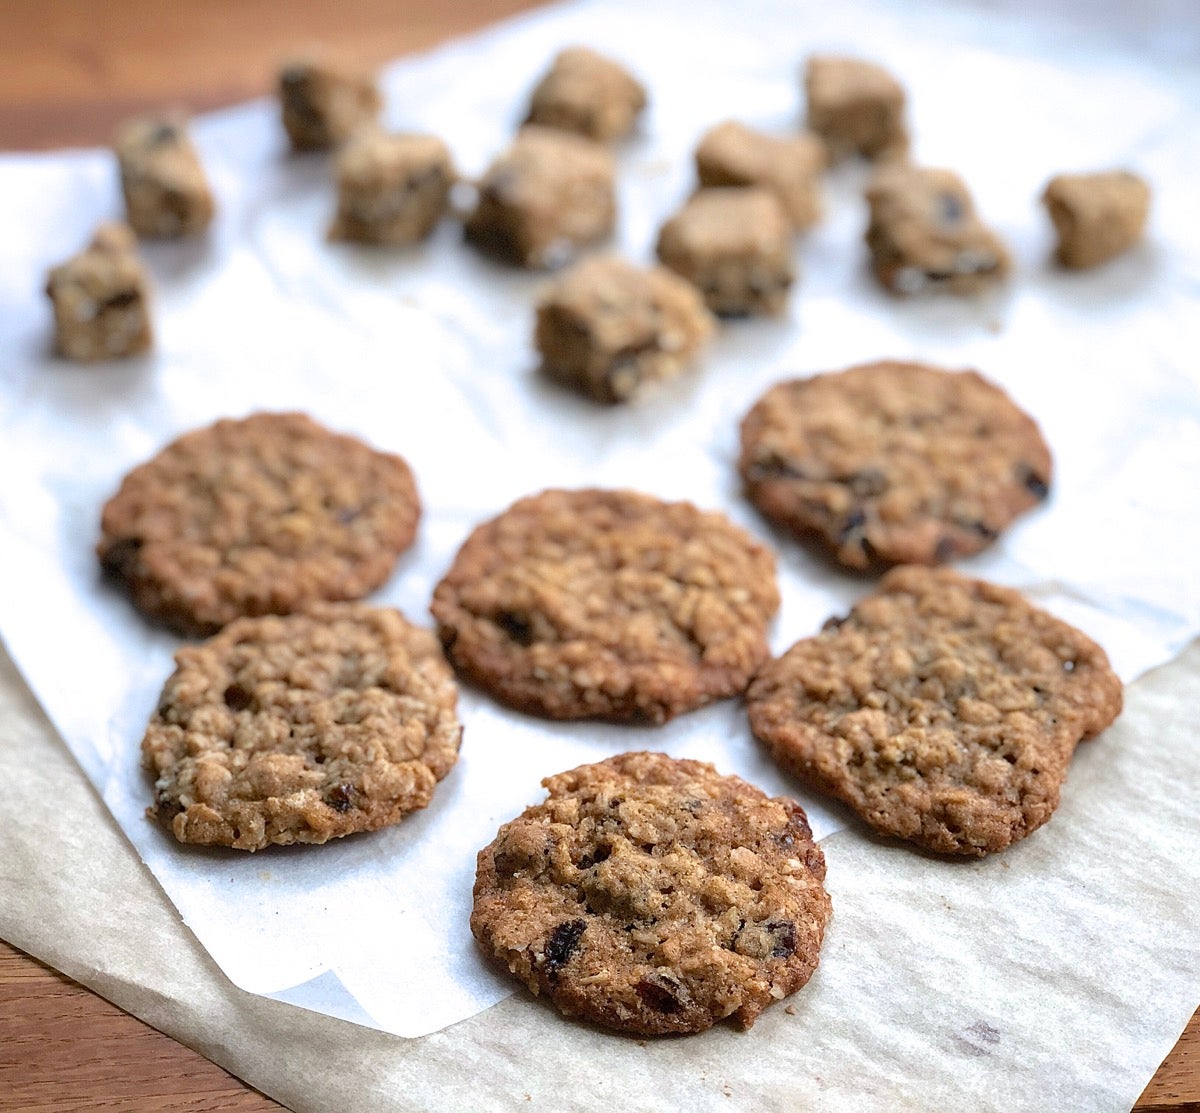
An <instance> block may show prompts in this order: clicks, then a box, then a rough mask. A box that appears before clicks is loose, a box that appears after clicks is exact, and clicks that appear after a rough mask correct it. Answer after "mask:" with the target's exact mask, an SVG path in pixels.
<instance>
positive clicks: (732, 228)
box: [658, 187, 796, 317]
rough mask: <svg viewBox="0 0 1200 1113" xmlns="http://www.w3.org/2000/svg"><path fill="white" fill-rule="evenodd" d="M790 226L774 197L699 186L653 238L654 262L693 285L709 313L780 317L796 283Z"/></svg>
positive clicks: (752, 190) (763, 192)
mask: <svg viewBox="0 0 1200 1113" xmlns="http://www.w3.org/2000/svg"><path fill="white" fill-rule="evenodd" d="M791 247H792V227H791V222H790V221H789V220H788V216H787V213H786V212H785V211H784V208H783V205H782V204H781V203H780V201H779V199H778V198H777V197H776V196H775V194H774V193H771V192H770V191H769V190H766V189H760V188H734V187H725V188H720V189H702V190H700V191H699V192H698V193H696V194H694V195H693V196H692V198H691V199H690V200H689V201H688V202H687V204H686V205H684V207H683V208H682V209H681V210H680V211H679V212H678V213H677V214H676V215H675V216H673V217H672V218H671V219H670V220H668V221H667V223H666V224H664V225H663V227H662V231H661V232H659V234H658V257H659V259H660V260H661V261H662V262H663V263H664V264H665V265H666V266H668V267H670V268H671V270H673V271H675V273H676V274H680V275H682V276H683V277H684V278H686V279H687V280H688V281H689V282H691V283H692V284H693V285H695V286H698V287H699V288H700V293H701V295H702V296H703V297H704V302H705V304H706V305H707V306H708V308H709V309H711V310H712V311H713V312H714V313H717V314H720V315H721V316H726V317H744V316H749V315H756V314H768V313H778V312H780V311H781V310H782V309H783V307H784V305H785V304H786V302H787V296H788V291H789V290H790V289H791V287H792V283H793V282H794V281H795V278H796V271H795V267H794V266H793V264H792V252H791Z"/></svg>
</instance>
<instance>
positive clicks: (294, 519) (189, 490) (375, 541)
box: [96, 413, 420, 635]
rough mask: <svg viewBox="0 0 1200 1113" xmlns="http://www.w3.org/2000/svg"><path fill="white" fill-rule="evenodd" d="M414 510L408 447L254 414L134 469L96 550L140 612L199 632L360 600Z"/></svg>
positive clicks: (409, 532) (395, 552)
mask: <svg viewBox="0 0 1200 1113" xmlns="http://www.w3.org/2000/svg"><path fill="white" fill-rule="evenodd" d="M419 516H420V502H419V500H418V498H417V491H416V486H415V485H414V483H413V477H412V472H411V471H410V470H409V467H408V465H407V464H406V463H405V462H404V460H403V459H401V458H400V457H399V456H393V455H388V454H386V453H382V452H377V451H375V450H374V449H372V448H370V447H368V446H367V445H365V444H363V443H362V442H361V441H359V440H356V439H355V438H354V437H349V436H343V435H341V434H338V433H333V432H331V431H330V430H328V429H326V428H324V427H323V426H321V425H318V424H317V423H316V422H315V421H313V420H312V419H310V418H308V417H306V416H305V415H303V414H298V413H259V414H253V415H252V416H250V417H247V418H245V419H243V420H239V421H235V420H224V421H218V422H217V423H216V424H215V425H211V426H208V427H207V428H204V429H199V430H196V431H194V432H191V433H186V434H184V435H183V436H182V437H180V438H179V439H178V440H175V441H173V442H172V443H171V444H169V445H168V446H167V447H166V448H164V449H163V450H162V451H160V452H159V453H158V454H157V455H156V456H155V457H154V458H153V459H151V460H149V461H148V462H147V463H144V464H141V465H140V466H139V467H136V468H134V469H133V471H131V472H130V473H129V474H128V475H127V476H126V477H125V479H124V481H123V482H122V483H121V487H120V489H119V490H118V492H117V493H116V495H114V496H113V497H112V498H111V499H110V500H109V501H108V502H107V503H106V504H105V507H104V512H103V515H102V517H101V538H100V543H99V544H98V546H97V549H96V552H97V555H98V556H99V558H100V563H101V565H102V567H103V568H104V570H105V571H106V572H107V573H108V574H109V575H111V576H112V577H114V578H115V579H116V580H118V581H119V582H121V583H122V584H123V585H124V586H125V587H126V589H127V590H128V591H129V593H130V594H131V596H132V597H133V601H134V604H135V605H136V606H137V607H138V608H139V609H140V610H141V611H143V612H144V613H145V614H147V615H149V616H151V617H152V618H156V619H158V620H160V621H162V622H165V623H166V624H167V625H168V626H170V627H172V628H173V629H175V630H177V631H179V632H181V633H185V634H191V635H197V634H199V635H203V634H211V633H214V632H215V631H217V630H219V629H220V628H221V627H222V626H224V625H225V624H226V623H227V622H231V621H232V620H233V619H235V618H239V617H241V616H242V615H257V614H288V613H290V612H292V611H296V610H301V609H303V608H304V607H305V606H307V605H309V604H311V603H314V602H318V601H321V600H326V601H341V600H347V599H358V598H360V597H362V596H363V595H365V594H367V592H369V591H371V590H373V589H374V588H376V587H378V586H379V585H380V584H381V583H383V582H384V580H386V579H387V578H388V576H389V575H390V574H391V571H392V568H393V566H394V565H395V562H396V558H397V557H398V556H399V554H400V553H401V552H403V551H404V550H405V549H406V548H408V546H409V545H410V544H411V543H412V540H413V537H414V536H415V533H416V528H417V520H418V518H419Z"/></svg>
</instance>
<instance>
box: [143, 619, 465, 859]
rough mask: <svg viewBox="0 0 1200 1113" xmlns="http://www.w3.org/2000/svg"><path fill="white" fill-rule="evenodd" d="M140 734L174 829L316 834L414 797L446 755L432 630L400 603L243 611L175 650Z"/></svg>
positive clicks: (359, 827)
mask: <svg viewBox="0 0 1200 1113" xmlns="http://www.w3.org/2000/svg"><path fill="white" fill-rule="evenodd" d="M175 665H176V667H175V672H174V673H173V674H172V675H171V677H170V679H169V680H168V681H167V683H166V686H165V687H164V688H163V691H162V695H161V697H160V698H159V701H158V709H157V710H156V711H155V713H154V716H153V717H152V718H151V720H150V724H149V726H148V727H147V728H146V735H145V737H144V738H143V739H142V759H143V762H144V764H145V766H146V768H147V769H148V770H149V771H150V772H151V773H152V774H153V776H154V778H155V784H154V805H153V806H152V807H151V808H150V809H149V813H148V814H149V815H151V816H152V817H153V818H155V819H158V820H159V821H160V822H162V823H164V824H166V825H167V826H168V827H169V828H170V829H171V832H172V833H173V834H174V835H175V837H176V838H177V839H178V840H179V841H180V842H187V843H203V844H205V845H208V846H230V847H233V848H235V849H237V850H261V849H262V848H263V847H265V846H269V845H271V844H272V843H276V844H281V845H286V844H290V843H297V842H305V843H322V842H326V841H328V840H329V839H332V838H338V837H340V836H342V835H348V834H351V833H352V832H355V831H373V830H375V829H376V828H379V827H385V826H388V825H389V824H392V823H397V822H399V821H400V819H401V818H402V817H403V816H405V815H407V814H408V813H409V812H412V811H416V810H417V809H418V808H423V807H425V806H426V805H427V804H428V803H429V801H430V799H431V797H432V795H433V790H434V787H435V785H436V784H437V782H438V781H440V780H441V779H442V778H443V777H444V776H445V775H446V774H447V773H448V772H449V771H450V768H451V766H453V765H454V762H455V761H456V760H457V757H458V747H459V741H460V739H461V736H462V728H461V727H460V726H459V723H458V718H457V716H456V714H455V701H456V698H457V690H456V688H455V684H454V677H453V674H452V673H451V671H450V667H449V666H448V665H447V664H446V661H445V659H444V658H443V657H442V654H441V650H440V649H439V647H438V643H437V639H436V638H435V637H434V636H433V634H432V632H431V631H429V630H423V629H421V628H420V627H417V626H413V625H411V624H410V623H408V622H407V621H405V619H404V616H403V615H401V614H400V612H399V611H394V610H386V609H382V608H377V607H368V606H365V605H363V604H349V603H340V604H329V603H324V604H317V605H316V606H314V607H313V608H312V609H311V610H310V611H307V612H306V613H304V614H295V615H289V616H287V617H278V616H274V615H271V616H267V617H263V618H243V619H239V620H237V621H236V622H233V623H230V624H229V625H228V626H226V627H225V629H223V630H222V631H221V632H220V633H219V634H218V635H217V636H216V637H214V638H212V639H211V640H209V641H207V642H204V643H203V644H201V645H194V646H188V647H186V648H184V649H181V650H180V651H179V652H178V653H177V654H176V655H175Z"/></svg>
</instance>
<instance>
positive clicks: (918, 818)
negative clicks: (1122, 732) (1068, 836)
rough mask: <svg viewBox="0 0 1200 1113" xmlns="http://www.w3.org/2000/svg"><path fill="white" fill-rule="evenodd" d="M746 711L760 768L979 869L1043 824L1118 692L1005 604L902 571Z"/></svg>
mask: <svg viewBox="0 0 1200 1113" xmlns="http://www.w3.org/2000/svg"><path fill="white" fill-rule="evenodd" d="M746 701H747V705H748V707H749V712H750V726H751V728H752V729H753V731H754V733H755V734H756V735H757V736H758V737H759V738H761V739H762V740H763V741H764V742H765V743H766V744H767V746H768V748H769V749H770V751H771V753H772V754H773V755H774V757H775V759H776V760H777V761H778V762H779V763H780V764H781V765H782V766H784V767H785V768H786V769H788V770H790V771H791V772H793V773H794V774H796V775H797V776H798V777H800V778H801V779H803V780H804V781H806V782H807V783H808V784H810V785H812V786H814V787H816V788H818V789H821V790H822V791H824V792H828V793H830V794H831V795H833V796H836V797H838V798H839V799H841V800H844V801H845V802H846V803H847V804H849V805H850V806H851V807H852V808H854V810H855V811H857V812H858V814H859V815H861V816H862V817H863V819H865V820H866V821H867V822H868V823H869V824H870V825H871V826H872V827H875V828H876V829H877V830H879V831H882V832H883V833H884V834H888V835H896V836H899V837H900V838H903V839H908V840H910V841H912V842H915V843H918V844H920V845H921V846H925V847H928V848H929V849H930V850H936V851H938V852H940V853H943V854H963V855H970V856H975V857H981V856H983V855H984V854H988V853H991V852H994V851H997V850H1003V849H1004V848H1005V847H1006V846H1008V845H1010V844H1011V843H1014V842H1016V841H1017V840H1018V839H1023V838H1024V837H1025V836H1026V835H1028V834H1030V832H1032V831H1035V830H1037V828H1038V827H1040V826H1041V825H1042V824H1043V823H1045V822H1046V821H1047V820H1048V819H1049V818H1050V816H1051V814H1052V813H1053V812H1054V809H1055V808H1056V807H1058V800H1059V793H1060V792H1061V789H1062V784H1063V780H1064V779H1065V777H1066V774H1067V765H1068V764H1069V763H1070V760H1071V755H1072V754H1073V753H1074V751H1075V747H1076V745H1077V744H1078V743H1079V742H1080V741H1081V740H1083V739H1085V738H1091V737H1092V736H1093V735H1095V734H1098V733H1099V732H1100V731H1102V730H1103V729H1104V728H1105V727H1107V726H1108V725H1109V723H1111V722H1112V721H1113V719H1115V718H1116V717H1117V715H1118V714H1119V713H1120V710H1121V702H1122V692H1121V682H1120V680H1119V679H1118V678H1117V676H1116V674H1115V673H1114V672H1113V671H1112V669H1111V668H1110V667H1109V663H1108V658H1107V657H1106V656H1105V653H1104V650H1102V649H1101V648H1100V647H1099V646H1098V645H1096V643H1095V642H1093V641H1092V640H1091V639H1090V638H1088V637H1086V636H1085V635H1084V634H1081V633H1080V632H1079V631H1078V630H1076V629H1074V628H1073V627H1071V626H1068V625H1067V624H1066V623H1065V622H1061V621H1060V620H1059V619H1057V618H1054V617H1052V616H1051V615H1048V614H1046V613H1045V612H1044V611H1040V610H1038V609H1037V608H1035V607H1033V606H1032V605H1031V604H1029V603H1028V602H1026V601H1025V600H1024V599H1023V598H1022V597H1021V596H1020V595H1019V594H1018V593H1017V592H1015V591H1012V590H1010V589H1008V588H1004V587H997V586H995V585H993V584H989V583H984V582H983V581H981V580H970V579H967V578H966V577H964V576H960V575H959V574H958V573H956V572H952V571H950V570H949V569H928V568H917V567H909V568H897V569H894V570H893V571H891V572H889V573H888V574H887V575H886V576H885V577H884V578H883V580H882V582H881V583H880V585H879V590H878V591H877V592H876V593H875V594H874V595H870V596H868V597H867V598H866V599H863V600H862V601H861V602H860V603H858V605H857V606H855V607H854V609H853V610H852V611H851V612H850V614H849V615H848V616H847V617H846V618H843V619H831V620H830V621H829V622H827V623H826V624H825V627H824V629H823V630H822V631H821V633H819V634H818V635H817V636H816V637H813V638H806V639H804V640H803V641H800V642H797V643H796V644H795V645H794V646H792V648H791V649H789V650H788V651H787V652H786V653H785V654H784V655H783V656H782V657H780V658H778V659H777V660H774V661H772V662H770V663H769V664H768V665H766V666H765V667H764V668H763V669H762V670H761V671H760V672H759V674H758V675H757V676H756V677H755V679H754V682H753V683H752V684H751V685H750V690H749V691H748V692H747V695H746Z"/></svg>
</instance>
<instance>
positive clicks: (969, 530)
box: [738, 361, 1052, 568]
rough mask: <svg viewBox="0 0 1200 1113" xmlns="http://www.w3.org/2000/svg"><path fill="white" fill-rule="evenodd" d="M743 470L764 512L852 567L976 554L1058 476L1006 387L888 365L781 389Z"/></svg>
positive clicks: (748, 434) (768, 402) (744, 456)
mask: <svg viewBox="0 0 1200 1113" xmlns="http://www.w3.org/2000/svg"><path fill="white" fill-rule="evenodd" d="M738 467H739V469H740V471H741V474H742V478H743V480H744V481H745V484H746V490H747V493H748V494H749V496H750V498H751V500H752V501H753V502H754V503H755V505H757V506H758V507H759V509H760V510H762V512H763V513H764V514H766V515H767V517H769V518H771V519H772V520H774V521H776V522H778V523H780V524H781V525H783V526H786V527H787V528H789V529H791V530H794V531H795V532H797V533H800V534H805V535H815V536H817V537H819V538H820V539H821V540H823V541H824V542H825V543H826V544H827V545H828V546H829V548H830V549H831V550H832V551H833V553H834V555H835V556H836V557H837V559H838V560H839V561H841V563H843V564H845V565H847V566H849V567H851V568H867V567H869V566H870V565H872V564H876V563H891V564H900V563H915V564H937V563H942V562H944V561H947V560H952V559H954V558H955V557H959V556H965V555H967V554H969V553H974V552H978V551H979V550H980V549H982V548H984V547H985V546H986V545H988V544H990V543H991V542H992V541H993V540H994V539H995V538H996V536H997V535H998V534H999V533H1000V531H1001V530H1002V529H1004V527H1005V526H1007V525H1008V524H1009V522H1011V521H1012V520H1013V519H1014V518H1015V517H1016V516H1017V515H1018V514H1020V513H1022V512H1023V511H1025V510H1028V509H1029V508H1030V507H1031V506H1034V505H1035V504H1036V503H1037V502H1039V501H1040V500H1041V499H1044V498H1045V497H1046V495H1047V493H1048V490H1049V485H1050V477H1051V471H1052V465H1051V458H1050V450H1049V449H1048V448H1047V447H1046V443H1045V441H1044V440H1043V439H1042V435H1041V433H1040V432H1039V430H1038V427H1037V424H1036V423H1035V422H1034V420H1033V419H1032V418H1031V417H1030V416H1029V415H1028V414H1026V413H1025V412H1024V411H1023V410H1021V409H1019V408H1018V407H1017V406H1016V405H1015V403H1013V402H1012V400H1011V399H1010V398H1009V397H1008V395H1006V394H1005V393H1004V391H1002V390H1001V389H1000V388H999V387H997V386H994V385H992V384H991V383H989V382H987V380H985V379H983V378H981V377H980V376H979V375H978V374H976V373H975V372H974V371H958V372H951V371H943V370H939V369H938V368H936V367H928V366H925V365H923V364H917V363H895V362H890V361H888V362H882V363H869V364H864V365H862V366H860V367H852V368H850V369H849V370H846V371H838V372H831V373H829V374H825V375H817V376H815V377H813V378H811V379H796V380H793V381H791V382H784V383H779V384H777V385H776V386H774V387H772V388H771V389H770V390H769V391H767V393H766V394H765V395H763V397H762V398H761V399H759V401H758V402H757V403H756V404H755V406H754V407H753V409H751V410H750V412H749V413H748V414H747V415H746V418H745V420H744V421H743V422H742V450H741V457H740V459H739V461H738Z"/></svg>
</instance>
